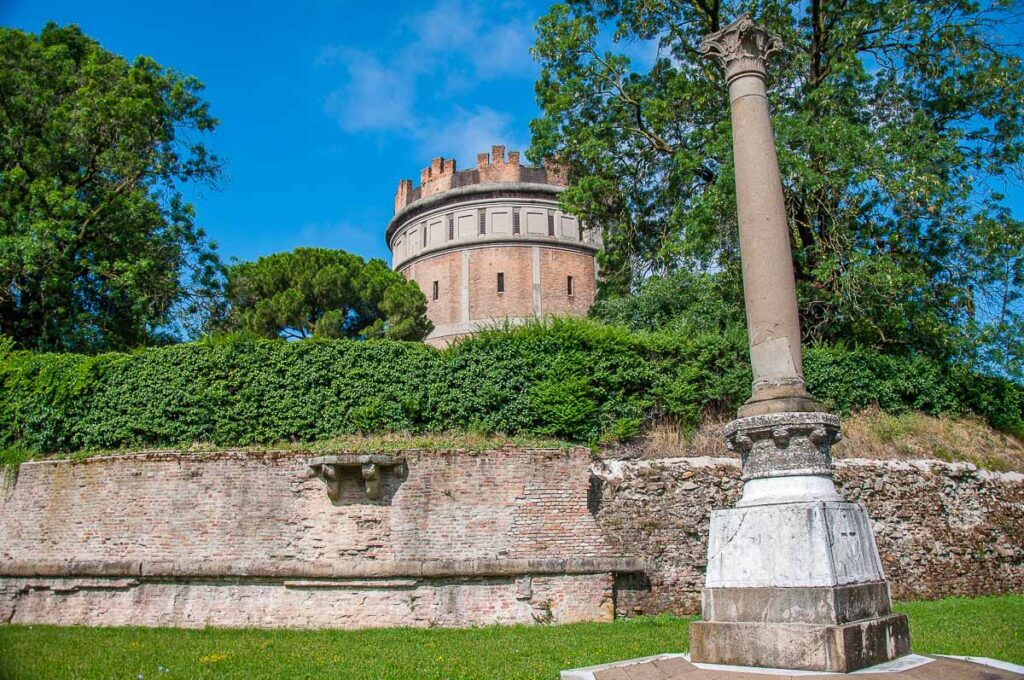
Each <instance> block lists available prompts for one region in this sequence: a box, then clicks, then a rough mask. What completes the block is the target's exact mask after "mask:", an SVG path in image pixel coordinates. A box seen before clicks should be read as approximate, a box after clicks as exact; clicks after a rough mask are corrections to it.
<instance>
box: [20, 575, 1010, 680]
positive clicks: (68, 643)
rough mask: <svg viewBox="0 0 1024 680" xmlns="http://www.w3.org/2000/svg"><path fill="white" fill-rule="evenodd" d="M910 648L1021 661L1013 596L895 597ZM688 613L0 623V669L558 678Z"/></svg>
mask: <svg viewBox="0 0 1024 680" xmlns="http://www.w3.org/2000/svg"><path fill="white" fill-rule="evenodd" d="M898 609H899V610H900V611H903V612H906V613H907V614H908V615H909V616H910V626H911V635H912V639H913V645H914V651H917V652H931V653H944V654H972V655H977V656H991V657H995V658H1000V659H1003V660H1006V661H1013V662H1015V663H1024V595H1009V596H1004V597H987V598H977V599H962V598H955V599H949V600H942V601H939V602H914V603H909V604H902V605H900V606H899V607H898ZM690 620H691V619H687V618H674V617H668V616H661V617H641V618H637V619H630V620H621V621H616V622H615V623H610V624H574V625H565V626H546V627H545V626H517V627H489V628H475V629H467V630H451V629H410V628H401V629H388V630H363V631H297V630H284V631H280V630H278V631H267V630H252V629H249V630H229V629H207V630H177V629H168V628H82V627H74V628H63V627H56V626H0V678H2V679H3V680H20V679H22V678H45V679H47V680H50V679H57V678H75V679H79V678H81V679H85V678H128V679H135V678H142V679H143V680H149V679H161V678H168V679H169V678H323V677H326V678H530V679H533V678H557V677H558V671H559V670H561V669H563V668H572V667H576V666H586V665H591V664H597V663H603V662H606V661H615V660H619V659H627V658H631V657H637V656H645V655H649V654H657V653H661V652H682V651H685V650H686V646H687V624H688V623H689V622H690Z"/></svg>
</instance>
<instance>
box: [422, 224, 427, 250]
mask: <svg viewBox="0 0 1024 680" xmlns="http://www.w3.org/2000/svg"><path fill="white" fill-rule="evenodd" d="M423 247H424V248H426V247H427V225H425V224H424V225H423Z"/></svg>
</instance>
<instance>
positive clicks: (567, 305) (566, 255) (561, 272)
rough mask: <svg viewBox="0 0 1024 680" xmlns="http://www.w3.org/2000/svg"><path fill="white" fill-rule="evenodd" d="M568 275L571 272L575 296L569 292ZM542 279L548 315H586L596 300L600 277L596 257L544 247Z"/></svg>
mask: <svg viewBox="0 0 1024 680" xmlns="http://www.w3.org/2000/svg"><path fill="white" fill-rule="evenodd" d="M568 276H572V285H573V295H572V297H569V294H568V282H567V281H566V277H568ZM540 281H541V307H542V309H543V310H544V314H545V315H548V314H550V315H553V316H584V315H586V313H587V311H588V310H589V309H590V307H591V305H593V304H594V298H595V296H596V295H597V279H596V274H595V271H594V258H593V257H590V256H581V255H580V254H579V253H575V252H572V251H567V250H555V249H547V248H545V249H543V250H541V252H540Z"/></svg>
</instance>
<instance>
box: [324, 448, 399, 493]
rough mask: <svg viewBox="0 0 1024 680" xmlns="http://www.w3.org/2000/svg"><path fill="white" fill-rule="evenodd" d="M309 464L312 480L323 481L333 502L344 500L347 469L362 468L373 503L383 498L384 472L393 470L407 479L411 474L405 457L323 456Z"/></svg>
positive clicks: (373, 455)
mask: <svg viewBox="0 0 1024 680" xmlns="http://www.w3.org/2000/svg"><path fill="white" fill-rule="evenodd" d="M307 465H308V466H309V474H310V476H311V477H318V478H319V479H321V480H323V483H324V485H325V486H326V487H327V497H328V498H330V499H331V500H332V501H337V500H338V499H339V498H340V497H341V485H342V479H343V474H342V469H343V468H359V471H360V473H361V474H362V478H363V480H365V482H366V497H367V498H368V499H369V500H372V501H377V500H380V499H381V498H382V497H383V489H382V485H381V477H382V472H383V471H384V470H388V469H390V470H391V471H392V474H393V475H395V476H397V477H398V478H404V477H405V474H406V471H407V467H406V463H405V459H404V458H401V457H397V456H388V455H379V454H370V455H357V454H343V455H336V456H319V457H317V458H311V459H310V460H309V462H308V463H307Z"/></svg>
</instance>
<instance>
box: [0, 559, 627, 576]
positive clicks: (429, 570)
mask: <svg viewBox="0 0 1024 680" xmlns="http://www.w3.org/2000/svg"><path fill="white" fill-rule="evenodd" d="M646 569H647V564H646V562H645V561H644V560H642V559H639V558H635V557H580V558H571V559H559V558H541V559H505V560H499V559H479V560H389V561H382V562H367V561H365V560H335V561H332V562H306V563H296V562H290V563H287V564H280V563H275V562H269V561H260V562H255V561H237V560H205V559H202V560H178V561H172V562H139V561H130V560H124V561H84V560H80V561H70V562H46V561H41V562H26V561H8V562H0V577H62V578H74V577H83V576H84V577H144V578H172V579H189V578H254V579H305V578H333V579H346V578H353V579H360V578H393V577H408V578H448V577H453V576H467V577H473V576H519V575H524V574H600V573H638V572H643V571H645V570H646Z"/></svg>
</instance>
